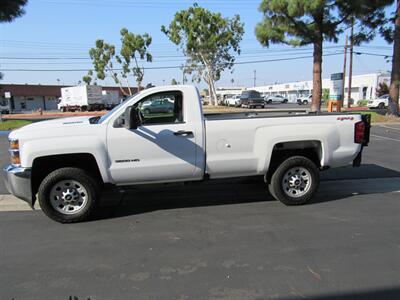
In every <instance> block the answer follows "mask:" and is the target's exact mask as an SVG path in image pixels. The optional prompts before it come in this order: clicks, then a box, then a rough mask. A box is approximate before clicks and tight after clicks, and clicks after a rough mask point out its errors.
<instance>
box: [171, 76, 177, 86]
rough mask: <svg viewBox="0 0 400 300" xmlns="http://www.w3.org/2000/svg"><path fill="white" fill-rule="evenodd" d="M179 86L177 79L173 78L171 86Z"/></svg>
mask: <svg viewBox="0 0 400 300" xmlns="http://www.w3.org/2000/svg"><path fill="white" fill-rule="evenodd" d="M177 84H179V83H178V81H176V79H175V78H172V80H171V85H177Z"/></svg>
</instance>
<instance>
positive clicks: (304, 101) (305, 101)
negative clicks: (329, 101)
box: [297, 95, 322, 105]
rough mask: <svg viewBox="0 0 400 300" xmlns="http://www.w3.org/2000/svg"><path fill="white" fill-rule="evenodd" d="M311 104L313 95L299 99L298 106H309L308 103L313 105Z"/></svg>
mask: <svg viewBox="0 0 400 300" xmlns="http://www.w3.org/2000/svg"><path fill="white" fill-rule="evenodd" d="M321 101H322V99H321ZM311 102H312V95H310V96H303V97H299V98H297V104H298V105H307V104H308V103H311Z"/></svg>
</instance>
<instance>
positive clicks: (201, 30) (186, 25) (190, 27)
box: [161, 4, 244, 105]
mask: <svg viewBox="0 0 400 300" xmlns="http://www.w3.org/2000/svg"><path fill="white" fill-rule="evenodd" d="M161 31H162V32H163V33H165V34H166V35H167V37H168V38H169V39H170V40H171V41H172V42H173V43H174V44H176V45H179V46H180V47H181V49H182V51H183V53H184V54H185V55H186V57H187V61H186V64H185V68H184V72H185V73H188V74H193V80H194V81H200V80H201V79H203V80H204V81H205V82H206V83H207V85H208V87H209V91H210V96H211V101H212V103H213V104H215V105H216V104H217V94H216V88H215V82H216V81H218V80H219V79H220V77H221V73H222V71H224V70H225V69H229V70H230V69H232V67H233V65H234V61H235V56H234V54H235V53H238V54H240V47H239V43H240V41H241V40H242V36H243V33H244V29H243V23H241V22H240V17H239V16H238V15H236V16H234V17H233V18H231V19H229V18H223V17H222V16H221V14H220V13H213V12H211V11H209V10H207V9H204V8H202V7H199V6H198V5H197V4H194V5H193V6H192V7H189V8H188V9H187V10H181V11H179V12H177V13H176V14H175V17H174V19H173V20H172V22H171V23H170V25H169V27H168V28H167V27H165V26H162V27H161Z"/></svg>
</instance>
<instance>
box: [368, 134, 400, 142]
mask: <svg viewBox="0 0 400 300" xmlns="http://www.w3.org/2000/svg"><path fill="white" fill-rule="evenodd" d="M371 136H372V137H375V138H379V139H384V140H388V141H395V142H400V140H397V139H392V138H390V137H387V136H381V135H377V134H371Z"/></svg>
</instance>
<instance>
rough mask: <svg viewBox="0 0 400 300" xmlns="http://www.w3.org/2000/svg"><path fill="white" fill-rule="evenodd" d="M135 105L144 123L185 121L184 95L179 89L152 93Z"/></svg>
mask: <svg viewBox="0 0 400 300" xmlns="http://www.w3.org/2000/svg"><path fill="white" fill-rule="evenodd" d="M135 106H136V108H137V109H138V111H139V113H140V118H141V121H142V122H141V123H142V124H143V125H155V124H169V123H182V122H183V95H182V93H181V92H179V91H172V92H161V93H156V94H152V95H150V96H147V97H146V98H144V99H142V100H141V101H139V102H138V103H137V104H136V105H135Z"/></svg>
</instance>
